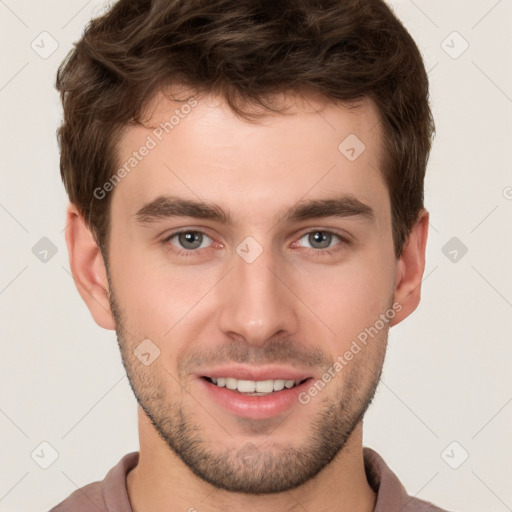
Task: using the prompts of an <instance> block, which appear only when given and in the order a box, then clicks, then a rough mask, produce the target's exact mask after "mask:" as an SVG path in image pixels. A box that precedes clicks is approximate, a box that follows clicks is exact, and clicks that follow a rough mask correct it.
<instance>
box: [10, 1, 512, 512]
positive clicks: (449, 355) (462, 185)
mask: <svg viewBox="0 0 512 512" xmlns="http://www.w3.org/2000/svg"><path fill="white" fill-rule="evenodd" d="M392 6H393V8H394V9H395V11H396V13H397V14H398V16H399V17H400V19H401V20H402V21H403V23H404V24H405V26H406V27H407V29H408V30H409V31H410V32H411V34H412V36H413V37H414V39H415V40H416V41H417V43H418V45H419V47H420V49H421V52H422V54H423V56H424V59H425V65H426V68H427V69H428V71H429V76H430V83H431V102H432V109H433V113H434V117H435V121H436V127H437V135H436V139H435V142H434V147H433V151H432V154H431V158H430V162H429V166H428V170H427V180H426V206H427V208H428V209H429V211H430V213H431V229H430V233H429V241H428V249H427V265H426V271H425V278H424V281H423V296H422V303H421V305H420V307H419V308H418V310H417V311H416V312H415V313H414V314H413V315H412V316H411V317H409V318H408V319H407V320H406V321H405V322H403V323H402V324H400V325H398V326H397V327H395V328H393V329H392V330H391V332H390V343H389V351H388V355H387V359H386V363H385V367H384V373H383V380H382V383H381V385H380V387H379V390H378V392H377V396H376V399H375V402H374V404H373V405H372V407H371V408H370V411H369V412H368V414H367V416H366V420H365V438H364V444H365V445H366V446H370V447H372V448H374V449H375V450H377V451H378V452H379V453H380V454H381V455H382V456H383V457H384V459H385V460H386V462H387V463H388V465H389V466H390V467H391V468H392V469H393V470H394V471H395V472H396V473H397V474H398V476H399V478H400V479H401V481H402V482H403V484H404V485H405V487H406V488H407V490H408V491H409V493H410V494H412V495H417V496H418V497H421V498H423V499H427V500H431V501H433V502H434V503H437V504H439V505H441V506H443V507H444V508H447V509H449V510H460V511H468V512H481V511H482V510H485V511H486V512H491V511H496V512H505V511H507V510H512V486H511V484H510V482H512V468H511V463H510V461H511V460H512V441H511V436H510V427H511V424H512V385H511V378H510V376H511V372H510V368H511V366H512V348H511V346H512V344H511V341H512V340H511V336H510V333H511V327H512V325H511V323H512V322H511V312H512V265H511V264H510V262H511V261H512V242H511V233H512V230H511V220H512V173H511V164H512V156H511V150H510V147H511V140H512V139H511V135H512V129H511V128H512V126H511V125H512V68H511V65H510V63H511V57H512V52H511V49H512V44H511V43H512V36H511V34H512V3H511V2H510V0H501V1H496V0H481V1H478V2H477V1H467V0H459V1H447V0H430V1H428V2H427V1H425V0H416V1H409V0H403V1H402V0H400V1H393V2H392ZM104 7H105V3H104V2H99V1H94V0H93V1H88V2H87V1H84V0H65V1H64V0H48V1H41V2H36V1H28V0H18V1H14V0H0V28H1V30H0V43H1V48H2V50H1V52H2V53H1V66H0V108H1V117H0V118H1V134H0V144H1V152H0V165H1V187H0V223H1V258H2V259H1V265H0V315H1V316H0V327H1V330H2V336H1V372H0V379H1V382H0V385H1V387H0V389H1V395H0V432H1V436H0V449H1V464H0V510H1V511H5V512H21V511H23V512H27V511H38V512H42V511H47V510H48V509H49V508H51V506H53V505H55V504H57V503H58V502H59V501H61V500H62V499H64V498H65V497H67V496H68V495H69V494H70V493H71V492H72V491H74V490H76V489H77V488H78V487H81V486H83V485H85V484H87V483H90V482H92V481H96V480H101V479H103V478H104V476H105V474H106V472H107V471H108V470H109V469H110V468H111V467H112V466H114V465H115V464H116V463H117V462H118V460H119V459H120V458H121V457H122V456H123V455H124V454H126V453H128V452H130V451H134V450H138V437H137V424H136V401H135V398H134V397H133V395H132V393H131V390H130V388H129V385H128V381H127V378H126V376H125V372H124V369H123V367H122V364H121V358H120V354H119V352H118V348H117V343H116V340H115V334H114V332H113V331H105V330H103V329H101V328H100V327H98V326H97V325H96V324H95V323H94V321H93V320H92V317H91V316H90V314H89V311H88V310H87V308H86V306H85V304H84V303H83V302H82V300H81V298H80V296H79V294H78V292H77V290H76V288H75V285H74V282H73V280H72V278H71V276H70V273H69V263H68V255H67V250H66V246H65V240H64V233H63V228H64V214H65V208H66V205H67V197H66V195H65V192H64V188H63V186H62V183H61V181H60V176H59V165H58V163H59V156H58V148H57V143H56V137H55V130H56V128H57V126H58V124H59V122H60V119H61V107H60V103H59V98H58V95H57V93H56V91H55V89H54V80H55V73H56V69H57V67H58V65H59V63H60V62H61V61H62V59H63V58H64V56H65V55H66V53H67V52H68V51H69V49H70V48H71V45H72V42H73V41H76V40H77V39H78V38H79V37H80V34H81V32H82V30H83V28H84V26H85V24H86V23H87V21H88V20H89V19H90V18H91V16H93V15H96V14H98V13H100V12H101V11H102V10H103V9H104ZM45 238H47V239H48V240H50V241H51V244H49V243H48V240H46V239H45ZM42 239H44V240H42ZM41 240H42V241H41ZM38 244H43V246H44V247H46V248H48V247H50V251H49V253H47V261H41V255H40V247H41V245H38ZM44 244H46V245H44ZM52 244H53V246H54V249H53V252H55V251H56V252H55V254H53V253H52V250H51V248H52ZM454 251H455V252H454ZM43 259H44V258H43ZM41 443H43V444H41ZM38 454H39V457H38ZM41 454H44V456H42V455H41ZM41 465H43V466H44V465H48V467H47V468H46V469H45V468H43V467H41Z"/></svg>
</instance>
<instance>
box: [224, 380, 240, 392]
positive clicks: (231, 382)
mask: <svg viewBox="0 0 512 512" xmlns="http://www.w3.org/2000/svg"><path fill="white" fill-rule="evenodd" d="M226 387H227V388H228V389H233V390H234V389H237V387H238V380H237V379H233V378H231V377H227V378H226Z"/></svg>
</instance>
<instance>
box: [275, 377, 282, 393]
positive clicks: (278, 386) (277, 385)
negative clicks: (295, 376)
mask: <svg viewBox="0 0 512 512" xmlns="http://www.w3.org/2000/svg"><path fill="white" fill-rule="evenodd" d="M282 389H284V380H281V379H277V380H275V381H274V391H281V390H282Z"/></svg>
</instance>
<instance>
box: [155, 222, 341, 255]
mask: <svg viewBox="0 0 512 512" xmlns="http://www.w3.org/2000/svg"><path fill="white" fill-rule="evenodd" d="M181 233H200V234H202V235H205V236H207V237H208V238H210V239H211V240H213V239H212V237H211V236H209V235H208V234H207V233H205V232H204V231H201V230H199V229H189V228H185V229H181V230H178V231H174V232H172V233H171V234H170V235H168V236H167V237H166V238H164V239H163V240H162V244H163V245H165V246H167V247H171V248H170V249H169V250H170V251H171V252H172V253H173V254H176V255H177V256H185V257H188V256H193V255H195V253H198V252H199V249H189V250H185V249H183V250H180V249H178V248H177V247H176V246H174V245H173V244H171V243H170V242H171V240H172V239H173V238H174V237H175V236H177V235H179V234H181ZM312 233H327V234H330V235H334V236H335V237H336V238H338V239H339V241H340V243H339V244H337V245H335V246H334V248H330V249H309V251H311V252H310V254H312V255H313V256H315V257H322V256H326V255H327V256H332V255H333V254H335V253H337V252H338V251H340V250H341V249H342V247H340V246H343V245H350V241H349V240H348V239H347V238H345V237H344V236H342V235H340V234H338V233H336V232H334V231H329V230H327V229H312V230H310V231H306V232H305V233H302V234H301V236H300V237H299V238H298V240H300V239H302V238H304V237H305V236H306V235H310V234H312ZM209 248H210V247H207V248H206V249H209ZM309 251H308V252H309Z"/></svg>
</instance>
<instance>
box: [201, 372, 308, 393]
mask: <svg viewBox="0 0 512 512" xmlns="http://www.w3.org/2000/svg"><path fill="white" fill-rule="evenodd" d="M201 378H202V379H203V380H205V381H207V382H209V383H210V384H213V385H215V386H217V387H219V388H226V389H229V390H231V391H234V392H236V393H239V394H241V395H246V396H268V395H274V394H276V393H279V392H282V391H285V390H288V389H293V388H296V387H298V386H300V385H301V384H303V383H304V382H306V381H307V380H309V379H310V377H308V378H306V379H295V380H291V379H267V380H242V379H236V378H234V377H206V376H203V377H201Z"/></svg>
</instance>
